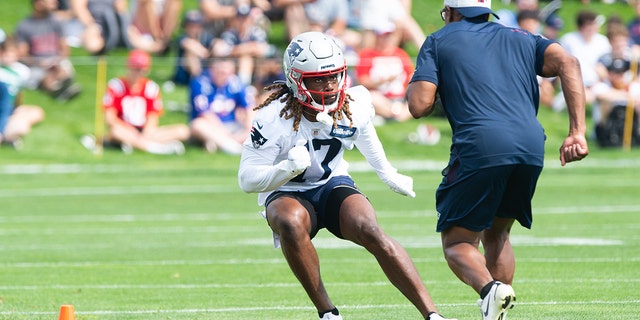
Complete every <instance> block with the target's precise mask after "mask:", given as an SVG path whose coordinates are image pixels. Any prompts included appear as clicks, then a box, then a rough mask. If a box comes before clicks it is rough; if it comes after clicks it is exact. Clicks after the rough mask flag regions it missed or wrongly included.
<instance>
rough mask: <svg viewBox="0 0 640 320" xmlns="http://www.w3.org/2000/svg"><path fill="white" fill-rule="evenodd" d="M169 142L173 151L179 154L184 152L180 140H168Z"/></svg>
mask: <svg viewBox="0 0 640 320" xmlns="http://www.w3.org/2000/svg"><path fill="white" fill-rule="evenodd" d="M169 144H170V145H171V147H172V148H173V153H175V154H177V155H179V156H181V155H183V154H184V152H185V150H184V144H183V143H182V142H180V141H172V142H169Z"/></svg>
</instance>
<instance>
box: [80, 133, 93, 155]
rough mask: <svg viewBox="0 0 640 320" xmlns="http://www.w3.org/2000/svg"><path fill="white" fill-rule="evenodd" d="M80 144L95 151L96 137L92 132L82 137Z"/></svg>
mask: <svg viewBox="0 0 640 320" xmlns="http://www.w3.org/2000/svg"><path fill="white" fill-rule="evenodd" d="M80 144H82V146H83V147H85V148H87V150H89V151H94V150H95V149H96V138H95V137H94V136H92V135H90V134H87V135H84V136H82V137H81V138H80Z"/></svg>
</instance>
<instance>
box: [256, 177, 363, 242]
mask: <svg viewBox="0 0 640 320" xmlns="http://www.w3.org/2000/svg"><path fill="white" fill-rule="evenodd" d="M352 194H362V193H361V192H360V191H359V190H358V188H357V187H356V184H355V182H353V179H351V177H349V176H337V177H333V178H331V179H329V181H327V183H326V184H324V185H322V186H319V187H316V188H314V189H311V190H307V191H304V192H292V191H276V192H274V193H272V194H270V195H269V197H267V199H266V201H265V208H268V207H269V203H271V201H273V200H275V199H277V198H279V197H291V198H294V199H297V200H298V201H299V202H300V203H301V204H302V205H303V206H304V207H305V208H306V209H307V211H308V212H309V214H310V215H311V223H312V224H313V225H312V230H311V233H310V235H311V238H313V237H314V236H315V235H316V234H317V233H318V231H319V230H320V229H322V228H327V230H329V232H331V233H332V234H334V235H335V236H336V237H338V238H341V239H342V238H343V237H342V233H341V232H340V217H339V213H340V212H339V211H340V205H341V204H342V201H344V199H345V198H347V197H348V196H350V195H352Z"/></svg>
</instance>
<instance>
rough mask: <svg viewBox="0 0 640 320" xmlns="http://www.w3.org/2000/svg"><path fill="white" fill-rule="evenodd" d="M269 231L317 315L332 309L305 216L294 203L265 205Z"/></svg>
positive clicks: (286, 200)
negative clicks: (278, 238)
mask: <svg viewBox="0 0 640 320" xmlns="http://www.w3.org/2000/svg"><path fill="white" fill-rule="evenodd" d="M266 214H267V221H268V222H269V226H271V229H272V230H273V231H274V232H275V233H276V234H278V235H279V236H280V245H281V246H282V253H283V254H284V257H285V259H286V260H287V263H288V264H289V267H290V268H291V271H292V272H293V274H294V275H295V276H296V278H298V281H300V284H302V287H303V288H304V290H305V291H306V292H307V295H308V296H309V299H311V301H312V302H313V304H314V306H315V307H316V309H317V310H318V312H323V311H326V310H331V309H333V308H334V307H335V306H334V305H333V303H331V300H330V299H329V295H328V294H327V291H326V289H325V287H324V284H323V283H322V279H321V277H320V261H319V259H318V253H317V252H316V249H315V247H314V246H313V243H312V242H311V237H310V236H309V233H310V232H311V218H310V217H309V212H307V210H306V209H305V207H304V206H302V205H301V204H300V202H298V200H296V199H294V198H290V197H286V196H283V197H280V198H277V199H275V200H273V201H272V202H271V203H269V206H268V207H267V210H266Z"/></svg>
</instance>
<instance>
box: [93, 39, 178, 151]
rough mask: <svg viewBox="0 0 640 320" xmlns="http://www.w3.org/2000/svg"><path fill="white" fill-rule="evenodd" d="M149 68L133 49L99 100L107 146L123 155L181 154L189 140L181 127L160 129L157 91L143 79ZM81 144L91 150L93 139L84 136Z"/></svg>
mask: <svg viewBox="0 0 640 320" xmlns="http://www.w3.org/2000/svg"><path fill="white" fill-rule="evenodd" d="M150 68H151V56H150V55H149V54H148V53H147V52H146V51H143V50H139V49H134V50H132V51H131V52H130V53H129V56H128V58H127V73H126V74H125V75H124V76H123V77H119V78H113V79H111V80H109V83H108V85H107V92H106V93H105V96H104V98H103V100H102V102H103V105H104V112H105V123H106V125H107V135H106V137H105V142H106V143H107V144H108V145H113V146H120V147H121V148H122V150H123V151H124V152H125V153H130V152H132V151H133V149H138V150H142V151H145V152H149V153H154V154H179V155H181V154H183V153H184V145H183V144H182V142H181V141H185V140H187V139H188V138H189V128H188V127H187V126H186V125H184V124H171V125H164V126H160V125H159V121H160V117H161V116H162V114H163V112H164V108H163V105H162V99H161V96H160V88H159V86H158V84H157V83H155V82H154V81H153V80H150V79H147V78H145V75H146V74H147V72H148V71H149V69H150ZM81 142H82V144H83V145H84V146H85V147H86V148H88V149H90V150H93V148H94V147H95V141H94V139H93V137H90V136H85V137H83V138H82V140H81Z"/></svg>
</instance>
